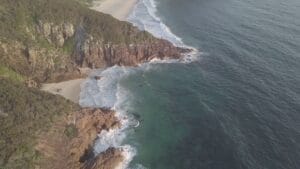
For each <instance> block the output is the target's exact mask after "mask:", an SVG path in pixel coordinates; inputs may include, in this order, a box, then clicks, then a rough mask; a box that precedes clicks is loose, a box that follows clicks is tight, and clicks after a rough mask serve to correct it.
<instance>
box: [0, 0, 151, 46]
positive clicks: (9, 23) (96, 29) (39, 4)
mask: <svg viewBox="0 0 300 169" xmlns="http://www.w3.org/2000/svg"><path fill="white" fill-rule="evenodd" d="M86 3H90V0H51V1H48V0H22V1H20V0H0V36H1V37H6V38H11V39H18V40H19V41H22V42H26V43H36V42H37V41H36V40H37V39H34V38H32V37H33V35H36V32H35V26H36V24H38V22H39V21H44V22H51V23H55V24H61V23H64V22H71V23H73V24H74V25H77V26H79V25H82V26H83V27H84V28H85V30H86V33H88V34H91V35H93V36H94V37H96V38H99V39H102V40H103V41H104V42H106V43H108V42H111V43H133V42H140V41H145V40H151V39H152V38H153V37H152V35H150V34H149V33H147V32H143V31H142V32H141V31H138V30H137V29H136V28H134V27H133V26H132V25H131V24H130V23H127V22H121V21H118V20H117V19H115V18H113V17H111V16H109V15H106V14H103V13H99V12H96V11H93V10H90V9H89V8H88V7H87V6H86V5H84V4H86Z"/></svg>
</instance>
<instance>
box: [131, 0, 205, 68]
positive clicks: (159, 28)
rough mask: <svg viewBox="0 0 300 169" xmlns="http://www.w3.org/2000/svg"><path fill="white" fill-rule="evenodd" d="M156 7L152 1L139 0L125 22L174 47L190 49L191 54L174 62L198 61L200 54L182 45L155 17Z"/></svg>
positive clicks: (179, 39)
mask: <svg viewBox="0 0 300 169" xmlns="http://www.w3.org/2000/svg"><path fill="white" fill-rule="evenodd" d="M156 5H157V4H156V2H155V1H154V0H139V2H138V3H137V4H136V6H135V8H134V10H133V11H132V12H131V14H130V15H129V17H128V18H127V21H129V22H131V23H133V25H135V26H137V27H138V28H139V29H141V30H146V31H148V32H150V33H151V34H153V35H154V36H155V37H157V38H162V39H166V40H168V41H170V42H172V43H173V44H174V45H175V46H178V47H184V48H189V49H192V52H190V53H187V54H186V55H185V57H183V58H182V59H180V60H176V61H177V62H178V61H180V62H184V63H190V62H193V61H195V60H198V59H199V55H200V52H199V51H198V50H197V49H196V48H194V47H192V46H188V45H186V44H184V43H183V41H182V39H181V38H180V37H178V36H176V35H175V34H174V33H173V32H172V31H171V30H170V28H169V27H168V26H167V25H166V24H164V23H163V21H162V20H161V19H160V18H159V17H158V15H157V6H156ZM156 62H157V61H156ZM160 62H161V61H160ZM164 62H175V60H167V61H166V60H165V61H164Z"/></svg>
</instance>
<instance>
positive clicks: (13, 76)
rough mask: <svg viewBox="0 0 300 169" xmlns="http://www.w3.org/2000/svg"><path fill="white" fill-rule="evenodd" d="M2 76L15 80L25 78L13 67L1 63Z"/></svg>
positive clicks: (19, 80)
mask: <svg viewBox="0 0 300 169" xmlns="http://www.w3.org/2000/svg"><path fill="white" fill-rule="evenodd" d="M0 78H9V79H11V80H13V81H15V82H24V80H25V78H24V77H23V76H22V75H20V74H19V73H17V72H15V71H13V70H12V69H10V68H8V67H5V66H2V65H0Z"/></svg>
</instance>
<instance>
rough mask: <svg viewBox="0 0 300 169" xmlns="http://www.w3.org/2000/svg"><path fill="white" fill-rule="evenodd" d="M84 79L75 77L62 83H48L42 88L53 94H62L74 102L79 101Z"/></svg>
mask: <svg viewBox="0 0 300 169" xmlns="http://www.w3.org/2000/svg"><path fill="white" fill-rule="evenodd" d="M84 81H85V79H75V80H68V81H64V82H60V83H48V84H43V86H42V88H41V89H42V90H43V91H47V92H50V93H52V94H58V95H61V96H63V97H65V98H66V99H69V100H71V101H73V102H74V103H78V102H79V96H80V87H81V83H82V82H84Z"/></svg>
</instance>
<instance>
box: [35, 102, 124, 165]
mask: <svg viewBox="0 0 300 169" xmlns="http://www.w3.org/2000/svg"><path fill="white" fill-rule="evenodd" d="M119 127H120V122H119V120H118V119H117V118H116V117H115V112H114V111H111V110H108V109H92V108H85V109H82V110H80V111H77V112H75V113H72V114H70V115H68V116H65V117H64V118H61V119H60V120H58V121H56V122H55V123H54V124H53V126H52V127H51V128H50V129H49V131H47V132H45V133H43V134H41V135H40V137H39V139H38V144H37V146H36V150H37V151H39V152H40V153H41V154H42V155H43V156H44V157H45V158H44V159H43V160H42V161H41V162H40V164H39V165H38V167H39V168H43V169H61V168H72V169H80V168H82V169H100V168H101V169H102V168H103V169H113V168H115V167H116V166H118V165H119V164H120V163H121V162H122V161H123V156H122V150H121V149H118V148H114V147H110V148H108V149H107V150H106V151H104V152H102V153H100V154H98V155H97V154H94V150H93V144H94V141H95V140H96V138H97V134H99V133H101V131H103V130H107V131H108V130H112V129H115V128H119Z"/></svg>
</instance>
